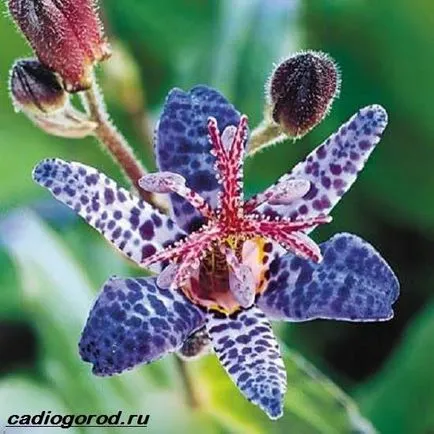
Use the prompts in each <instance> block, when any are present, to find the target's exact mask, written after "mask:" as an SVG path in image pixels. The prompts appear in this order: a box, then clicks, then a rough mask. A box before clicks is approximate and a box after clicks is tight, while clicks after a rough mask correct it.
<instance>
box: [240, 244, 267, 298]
mask: <svg viewBox="0 0 434 434" xmlns="http://www.w3.org/2000/svg"><path fill="white" fill-rule="evenodd" d="M266 243H267V241H266V240H265V239H264V238H260V237H258V238H252V239H250V240H247V241H246V242H245V243H244V246H243V264H245V265H248V266H249V267H250V269H251V270H252V273H253V275H254V277H255V280H256V294H262V293H263V292H264V291H265V289H266V287H267V285H266V283H267V282H266V279H265V272H266V271H267V269H268V266H265V265H264V257H265V256H266V252H265V250H264V247H265V244H266Z"/></svg>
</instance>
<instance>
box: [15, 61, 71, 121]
mask: <svg viewBox="0 0 434 434" xmlns="http://www.w3.org/2000/svg"><path fill="white" fill-rule="evenodd" d="M10 91H11V96H12V100H13V102H14V105H15V107H16V109H17V110H20V111H21V110H22V111H28V112H33V113H35V114H38V115H41V114H48V113H53V112H55V111H57V110H60V109H61V108H63V107H64V106H65V104H66V102H67V100H68V94H67V93H66V92H65V90H64V89H63V87H62V85H61V83H60V82H59V79H58V77H57V76H56V74H55V73H53V71H51V70H50V69H48V68H45V67H44V66H43V65H42V64H41V63H40V62H39V61H38V60H35V59H22V60H18V61H17V62H15V64H14V66H13V67H12V70H11V76H10Z"/></svg>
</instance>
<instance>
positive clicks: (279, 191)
mask: <svg viewBox="0 0 434 434" xmlns="http://www.w3.org/2000/svg"><path fill="white" fill-rule="evenodd" d="M310 187H311V183H310V181H308V180H307V179H301V178H296V179H288V180H286V181H280V182H279V183H278V184H276V185H273V186H272V187H270V188H269V189H267V190H266V191H264V192H263V193H261V194H257V195H256V196H254V197H252V198H251V199H249V200H248V201H247V202H246V203H245V205H244V209H245V211H246V212H251V211H253V210H254V209H255V208H257V207H258V206H259V205H262V204H263V203H264V202H268V203H269V204H270V205H288V204H290V203H291V202H294V201H295V200H297V199H301V198H302V197H303V196H304V195H305V194H307V193H308V192H309V190H310Z"/></svg>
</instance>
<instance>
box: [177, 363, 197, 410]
mask: <svg viewBox="0 0 434 434" xmlns="http://www.w3.org/2000/svg"><path fill="white" fill-rule="evenodd" d="M175 360H176V364H177V366H178V370H179V373H180V375H181V379H182V382H183V383H184V389H185V394H186V395H187V402H188V405H189V406H190V407H191V408H199V406H200V401H199V398H198V397H197V394H196V391H195V387H194V385H193V381H192V378H191V375H190V372H189V371H188V367H187V362H186V361H185V360H182V359H181V358H180V357H178V356H175Z"/></svg>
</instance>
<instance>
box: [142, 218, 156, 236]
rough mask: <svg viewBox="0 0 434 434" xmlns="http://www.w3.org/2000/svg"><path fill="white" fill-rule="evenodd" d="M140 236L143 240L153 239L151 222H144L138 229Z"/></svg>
mask: <svg viewBox="0 0 434 434" xmlns="http://www.w3.org/2000/svg"><path fill="white" fill-rule="evenodd" d="M139 232H140V236H141V237H142V238H143V239H144V240H150V239H152V238H153V237H154V235H155V233H154V224H153V223H152V221H151V220H146V221H145V223H143V224H142V226H140V228H139Z"/></svg>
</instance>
